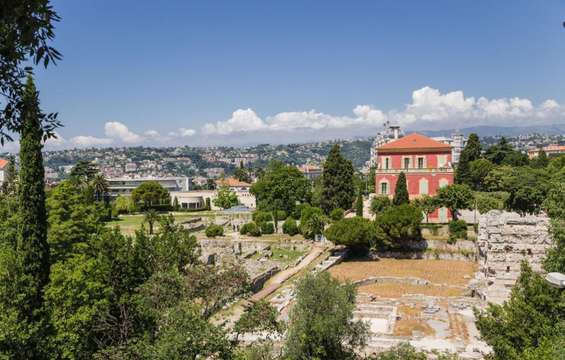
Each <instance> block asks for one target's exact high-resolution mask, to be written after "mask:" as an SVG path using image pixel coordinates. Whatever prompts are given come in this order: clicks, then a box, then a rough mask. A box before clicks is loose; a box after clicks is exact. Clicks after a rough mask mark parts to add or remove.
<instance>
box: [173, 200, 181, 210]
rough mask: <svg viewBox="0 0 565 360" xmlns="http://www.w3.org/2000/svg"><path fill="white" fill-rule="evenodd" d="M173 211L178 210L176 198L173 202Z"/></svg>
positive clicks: (178, 205)
mask: <svg viewBox="0 0 565 360" xmlns="http://www.w3.org/2000/svg"><path fill="white" fill-rule="evenodd" d="M173 210H174V211H179V210H180V204H179V198H178V197H176V196H175V199H174V200H173Z"/></svg>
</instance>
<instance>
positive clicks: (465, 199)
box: [436, 184, 473, 220]
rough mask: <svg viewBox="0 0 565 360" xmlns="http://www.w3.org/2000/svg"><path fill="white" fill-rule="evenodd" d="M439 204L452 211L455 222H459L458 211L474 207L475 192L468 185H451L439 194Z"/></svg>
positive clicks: (442, 189)
mask: <svg viewBox="0 0 565 360" xmlns="http://www.w3.org/2000/svg"><path fill="white" fill-rule="evenodd" d="M436 198H437V202H438V204H439V205H440V206H444V207H446V208H448V209H449V210H450V211H451V215H452V216H453V219H454V220H457V214H458V213H457V210H460V209H469V208H471V207H472V206H473V192H472V191H471V189H470V188H469V186H467V185H463V184H451V185H448V186H445V187H442V188H440V189H439V190H438V192H437V196H436Z"/></svg>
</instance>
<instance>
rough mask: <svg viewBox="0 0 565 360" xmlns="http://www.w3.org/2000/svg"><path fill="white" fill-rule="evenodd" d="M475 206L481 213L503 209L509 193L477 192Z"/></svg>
mask: <svg viewBox="0 0 565 360" xmlns="http://www.w3.org/2000/svg"><path fill="white" fill-rule="evenodd" d="M474 195H475V207H476V209H477V211H478V212H479V213H480V214H486V213H487V212H489V211H490V210H503V209H504V204H505V203H506V200H507V199H508V197H509V196H510V194H509V193H507V192H503V191H498V192H478V191H477V192H475V193H474Z"/></svg>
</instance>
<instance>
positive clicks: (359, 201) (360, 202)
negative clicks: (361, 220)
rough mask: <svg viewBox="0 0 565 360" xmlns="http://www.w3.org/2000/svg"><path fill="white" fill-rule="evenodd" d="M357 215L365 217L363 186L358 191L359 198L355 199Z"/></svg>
mask: <svg viewBox="0 0 565 360" xmlns="http://www.w3.org/2000/svg"><path fill="white" fill-rule="evenodd" d="M355 216H360V217H363V194H362V193H361V188H359V191H357V200H356V201H355Z"/></svg>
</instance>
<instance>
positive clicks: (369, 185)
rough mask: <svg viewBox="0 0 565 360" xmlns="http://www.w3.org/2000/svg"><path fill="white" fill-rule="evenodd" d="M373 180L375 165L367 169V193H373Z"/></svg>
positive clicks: (374, 178)
mask: <svg viewBox="0 0 565 360" xmlns="http://www.w3.org/2000/svg"><path fill="white" fill-rule="evenodd" d="M375 180H376V173H375V167H374V166H371V169H370V170H369V175H368V179H367V192H368V193H369V194H374V193H375V192H376V191H375V190H376V188H375Z"/></svg>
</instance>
